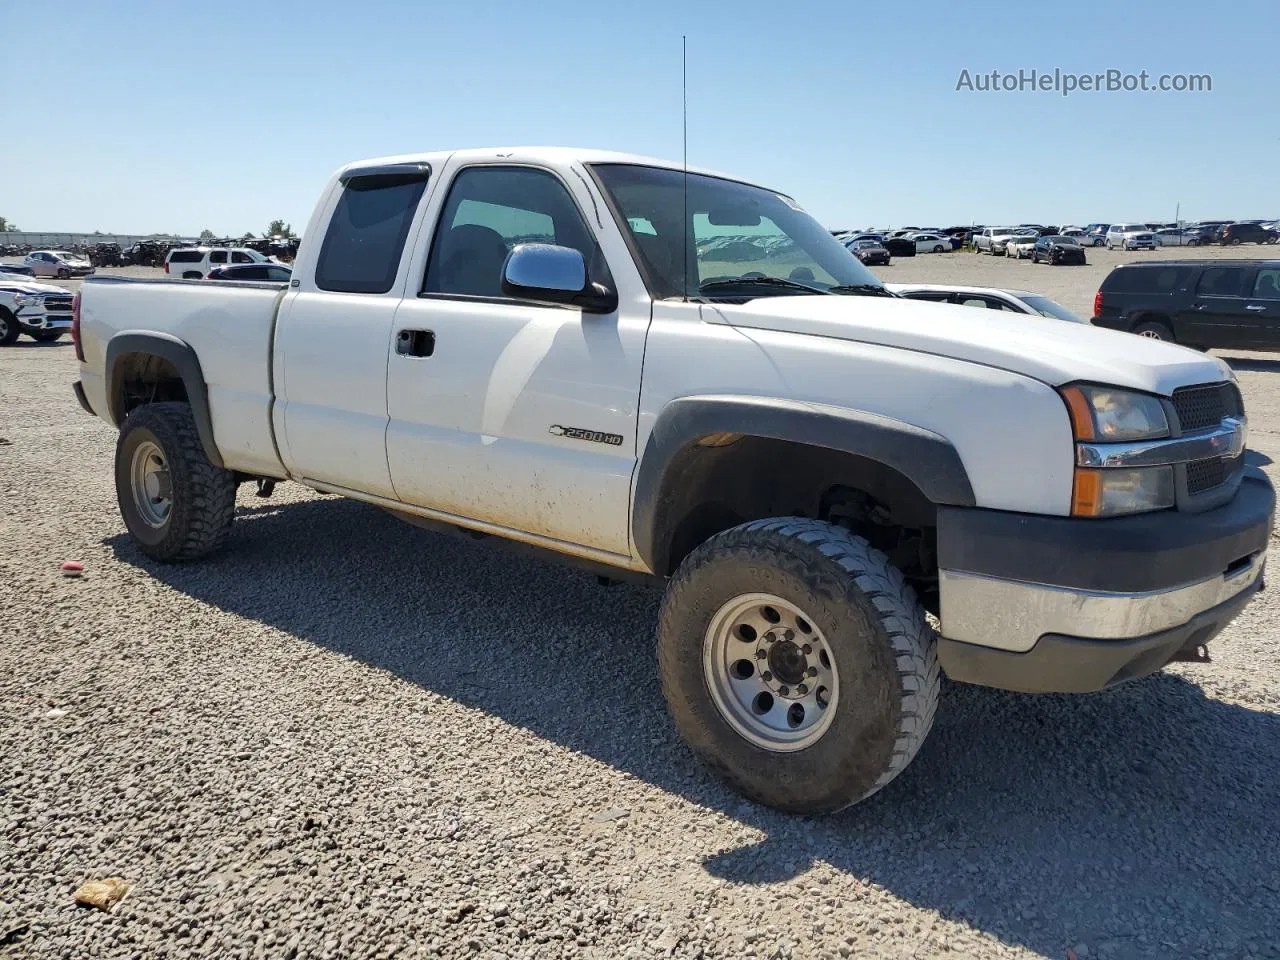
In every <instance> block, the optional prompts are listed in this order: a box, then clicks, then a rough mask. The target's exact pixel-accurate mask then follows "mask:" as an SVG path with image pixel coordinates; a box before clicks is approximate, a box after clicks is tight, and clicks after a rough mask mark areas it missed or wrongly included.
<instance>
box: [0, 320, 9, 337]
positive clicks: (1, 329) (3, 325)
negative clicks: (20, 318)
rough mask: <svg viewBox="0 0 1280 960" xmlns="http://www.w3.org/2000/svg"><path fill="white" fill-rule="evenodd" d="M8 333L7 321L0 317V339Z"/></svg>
mask: <svg viewBox="0 0 1280 960" xmlns="http://www.w3.org/2000/svg"><path fill="white" fill-rule="evenodd" d="M8 335H9V321H8V320H6V319H5V318H4V317H0V340H3V339H4V338H5V337H7V336H8Z"/></svg>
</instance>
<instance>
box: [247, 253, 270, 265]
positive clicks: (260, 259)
mask: <svg viewBox="0 0 1280 960" xmlns="http://www.w3.org/2000/svg"><path fill="white" fill-rule="evenodd" d="M244 253H245V255H246V256H247V257H248V258H249V259H250V260H252V261H253V262H254V263H266V262H267V261H268V260H270V259H271V258H270V257H265V256H263V255H262V254H260V253H259V252H258V251H257V250H245V251H244Z"/></svg>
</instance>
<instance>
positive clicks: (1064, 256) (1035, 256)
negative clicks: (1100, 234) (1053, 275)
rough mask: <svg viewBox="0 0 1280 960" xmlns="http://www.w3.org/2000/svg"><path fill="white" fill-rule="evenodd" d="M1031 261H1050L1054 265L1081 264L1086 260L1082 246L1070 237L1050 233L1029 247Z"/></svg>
mask: <svg viewBox="0 0 1280 960" xmlns="http://www.w3.org/2000/svg"><path fill="white" fill-rule="evenodd" d="M1030 256H1031V262H1032V263H1051V264H1053V265H1054V266H1055V267H1056V266H1064V265H1066V264H1078V265H1080V266H1083V265H1084V264H1085V263H1086V262H1087V261H1086V260H1085V256H1084V247H1082V246H1080V244H1078V243H1076V242H1075V240H1073V239H1071V238H1070V237H1064V236H1060V235H1050V236H1047V237H1041V238H1040V239H1038V240H1037V241H1036V242H1035V244H1034V245H1033V246H1032V248H1031V254H1030Z"/></svg>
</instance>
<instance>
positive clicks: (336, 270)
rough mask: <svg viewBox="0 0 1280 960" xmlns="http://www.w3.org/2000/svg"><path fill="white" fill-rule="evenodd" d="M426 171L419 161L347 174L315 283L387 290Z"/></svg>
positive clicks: (335, 288)
mask: <svg viewBox="0 0 1280 960" xmlns="http://www.w3.org/2000/svg"><path fill="white" fill-rule="evenodd" d="M428 176H429V171H428V170H427V168H426V167H425V166H419V165H416V164H415V165H405V168H404V169H403V171H401V170H392V169H389V168H380V169H379V170H378V171H377V172H372V171H371V172H369V173H366V174H360V173H359V172H357V173H355V174H353V175H352V176H351V177H350V178H348V179H347V180H346V181H345V182H344V183H343V185H342V195H341V196H340V197H339V198H338V203H337V205H336V206H335V207H334V210H333V215H332V216H331V217H330V218H329V226H328V228H327V229H326V231H325V235H324V242H323V243H322V244H321V246H320V254H319V256H318V257H317V258H316V272H315V280H316V286H317V287H319V288H320V289H321V290H328V291H330V292H333V293H371V294H382V293H387V292H388V291H389V290H390V289H391V288H392V286H394V284H395V281H396V275H397V273H398V272H399V268H400V258H401V255H402V254H403V252H404V244H405V238H406V237H408V235H409V227H410V225H411V224H412V223H413V218H414V214H415V213H416V212H417V209H418V203H419V201H420V200H421V199H422V194H423V191H424V190H425V189H426V186H427V178H428Z"/></svg>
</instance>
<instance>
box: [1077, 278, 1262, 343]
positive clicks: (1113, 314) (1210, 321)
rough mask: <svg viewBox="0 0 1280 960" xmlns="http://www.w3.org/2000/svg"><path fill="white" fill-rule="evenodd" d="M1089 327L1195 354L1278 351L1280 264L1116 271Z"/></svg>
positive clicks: (1101, 290)
mask: <svg viewBox="0 0 1280 960" xmlns="http://www.w3.org/2000/svg"><path fill="white" fill-rule="evenodd" d="M1093 323H1094V325H1095V326H1099V327H1108V328H1109V329H1112V330H1126V331H1128V332H1129V333H1136V334H1138V335H1139V336H1143V337H1150V338H1153V339H1156V340H1170V341H1174V342H1176V343H1182V344H1186V345H1188V346H1193V347H1201V348H1205V349H1207V348H1210V347H1247V348H1254V349H1270V350H1274V349H1277V348H1280V260H1163V261H1161V260H1157V261H1151V262H1148V263H1132V264H1124V265H1122V266H1119V267H1116V268H1115V269H1114V270H1112V271H1111V273H1109V274H1108V275H1107V276H1106V278H1105V279H1104V280H1103V281H1102V286H1101V287H1099V289H1098V293H1097V295H1096V296H1095V297H1094V301H1093Z"/></svg>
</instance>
